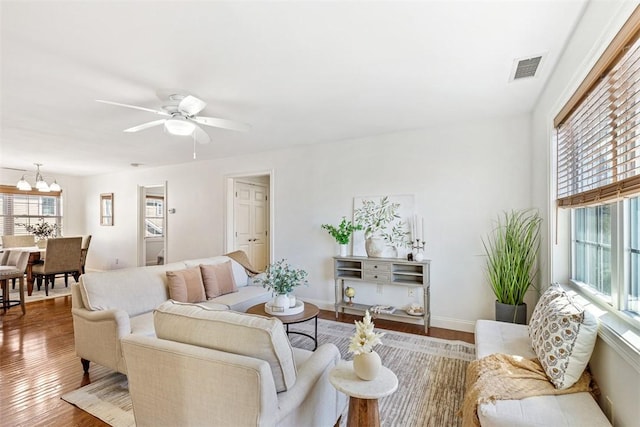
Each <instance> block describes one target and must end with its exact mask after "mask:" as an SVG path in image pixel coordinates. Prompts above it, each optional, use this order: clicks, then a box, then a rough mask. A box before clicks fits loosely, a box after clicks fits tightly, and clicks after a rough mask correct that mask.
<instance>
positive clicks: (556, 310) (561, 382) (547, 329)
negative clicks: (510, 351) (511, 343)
mask: <svg viewBox="0 0 640 427" xmlns="http://www.w3.org/2000/svg"><path fill="white" fill-rule="evenodd" d="M545 295H546V298H545V301H544V303H543V304H541V305H540V307H538V306H536V310H537V309H538V308H539V310H538V313H536V314H537V319H536V320H535V325H534V324H533V323H532V324H531V325H530V330H529V332H530V335H531V346H532V347H533V350H534V352H535V353H536V356H538V359H539V360H540V364H541V365H542V367H543V368H544V370H545V372H546V374H547V376H548V377H549V380H550V381H551V382H552V383H553V385H554V386H555V387H556V388H558V389H566V388H569V387H571V386H572V385H573V384H574V383H575V382H576V381H577V380H578V379H579V378H580V376H581V375H582V372H583V371H584V369H585V367H586V366H587V363H588V362H589V359H590V358H591V353H592V352H593V347H594V345H595V342H596V337H597V334H598V321H597V319H596V318H595V316H593V315H592V314H591V313H589V312H588V311H585V310H584V309H583V308H582V307H581V306H580V305H579V304H577V303H576V302H574V301H573V300H572V299H571V297H570V296H569V295H567V294H566V292H564V291H562V289H561V288H560V287H557V288H556V289H553V290H552V291H550V292H549V293H548V294H546V293H545ZM543 296H544V295H543Z"/></svg>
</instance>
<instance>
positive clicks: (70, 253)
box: [31, 237, 82, 296]
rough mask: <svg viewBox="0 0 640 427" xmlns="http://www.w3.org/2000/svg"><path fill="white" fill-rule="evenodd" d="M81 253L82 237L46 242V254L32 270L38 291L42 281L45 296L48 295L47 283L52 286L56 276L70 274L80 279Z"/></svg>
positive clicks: (62, 238) (60, 238)
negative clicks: (42, 260) (40, 262)
mask: <svg viewBox="0 0 640 427" xmlns="http://www.w3.org/2000/svg"><path fill="white" fill-rule="evenodd" d="M81 252H82V237H59V238H55V239H49V240H48V241H47V252H46V255H45V258H44V262H43V263H42V264H35V265H34V266H33V268H32V270H31V271H32V273H33V276H34V277H35V278H36V279H37V283H38V290H39V289H40V286H41V285H42V281H43V280H44V292H45V295H47V296H48V295H49V283H51V284H52V287H53V285H54V280H55V276H56V274H64V273H68V274H72V275H73V276H74V278H75V277H80V272H81V265H80V254H81ZM76 280H77V279H76Z"/></svg>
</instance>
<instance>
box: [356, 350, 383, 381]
mask: <svg viewBox="0 0 640 427" xmlns="http://www.w3.org/2000/svg"><path fill="white" fill-rule="evenodd" d="M381 366H382V360H380V355H378V353H376V352H375V351H372V352H371V353H363V354H356V355H355V356H353V370H354V372H355V373H356V375H357V376H358V378H360V379H362V380H365V381H371V380H374V379H375V378H376V377H377V376H378V372H380V367H381Z"/></svg>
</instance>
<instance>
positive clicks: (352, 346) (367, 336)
mask: <svg viewBox="0 0 640 427" xmlns="http://www.w3.org/2000/svg"><path fill="white" fill-rule="evenodd" d="M355 323H356V332H355V334H353V336H352V337H351V342H350V343H349V353H352V354H353V370H354V371H355V373H356V375H357V376H358V377H359V378H360V379H363V380H365V381H370V380H373V379H375V378H376V376H377V375H378V371H379V370H380V366H382V361H381V360H380V355H378V353H376V352H375V351H373V347H375V346H376V345H378V344H382V341H380V338H381V337H382V336H383V335H384V334H383V333H378V332H374V331H373V327H374V324H373V322H372V321H371V315H370V314H369V310H367V311H366V312H365V313H364V318H363V319H362V321H357V320H356V322H355Z"/></svg>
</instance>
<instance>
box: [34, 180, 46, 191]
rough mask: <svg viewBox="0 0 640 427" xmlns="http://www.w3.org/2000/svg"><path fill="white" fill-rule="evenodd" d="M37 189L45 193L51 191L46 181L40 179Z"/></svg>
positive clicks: (37, 182)
mask: <svg viewBox="0 0 640 427" xmlns="http://www.w3.org/2000/svg"><path fill="white" fill-rule="evenodd" d="M36 188H37V189H38V191H42V192H44V193H46V192H48V191H49V184H47V182H46V181H45V180H44V179H40V180H38V181H36Z"/></svg>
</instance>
